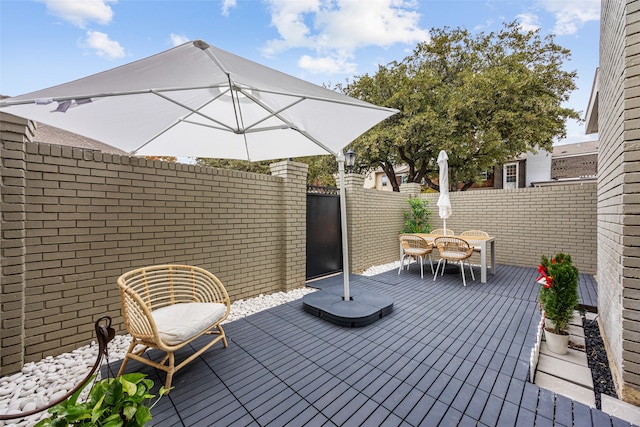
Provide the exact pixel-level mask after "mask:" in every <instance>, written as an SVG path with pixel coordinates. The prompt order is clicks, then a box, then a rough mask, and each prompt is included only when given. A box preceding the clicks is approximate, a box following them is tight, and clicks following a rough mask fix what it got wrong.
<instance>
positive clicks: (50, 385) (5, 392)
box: [0, 261, 400, 427]
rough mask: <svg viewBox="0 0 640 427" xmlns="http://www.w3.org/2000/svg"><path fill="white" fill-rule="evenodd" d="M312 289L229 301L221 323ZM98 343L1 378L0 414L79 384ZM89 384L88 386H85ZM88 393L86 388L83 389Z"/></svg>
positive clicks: (112, 348)
mask: <svg viewBox="0 0 640 427" xmlns="http://www.w3.org/2000/svg"><path fill="white" fill-rule="evenodd" d="M399 265H400V264H399V262H398V261H396V262H395V263H390V264H385V265H380V266H374V267H371V268H369V269H367V270H366V271H364V272H363V273H362V275H364V276H373V275H376V274H379V273H382V272H385V271H388V270H393V269H397V268H398V267H399ZM314 291H315V289H313V288H299V289H294V290H292V291H289V292H276V293H273V294H269V295H262V294H261V295H260V296H257V297H255V298H250V299H246V300H242V299H241V300H238V301H235V302H234V303H233V304H231V311H230V314H229V316H228V317H227V319H225V321H224V322H223V323H227V322H231V321H234V320H238V319H240V318H243V317H245V316H249V315H251V314H254V313H257V312H259V311H262V310H266V309H268V308H271V307H275V306H277V305H280V304H284V303H286V302H290V301H294V300H297V299H300V298H302V297H303V296H304V295H306V294H308V293H310V292H314ZM130 342H131V337H130V336H129V335H118V336H116V337H115V338H114V339H113V340H112V341H111V342H110V343H109V360H110V361H115V360H120V359H123V358H124V355H125V353H126V351H127V348H128V346H129V343H130ZM97 353H98V345H97V343H96V342H92V343H91V344H90V345H86V346H84V347H81V348H78V349H76V350H74V351H72V352H70V353H65V354H61V355H59V356H56V357H52V356H48V357H46V358H44V359H42V360H41V361H39V362H30V363H27V364H25V365H24V367H23V368H22V370H21V371H20V372H18V373H16V374H13V375H10V376H6V377H2V378H0V414H17V413H20V412H27V411H30V410H32V409H35V408H38V407H41V406H45V405H47V404H48V403H49V402H50V401H51V400H54V399H57V398H59V397H60V396H63V395H64V394H66V393H67V392H68V391H69V390H71V389H72V388H73V387H75V386H76V385H77V384H78V383H80V382H81V381H82V380H83V379H84V377H85V376H86V375H87V373H88V372H89V371H90V370H91V367H92V366H93V364H94V363H95V360H96V357H97ZM88 388H89V387H87V389H88ZM86 391H87V392H88V390H86ZM47 416H48V412H46V411H44V412H40V413H38V414H35V415H32V416H30V417H27V418H23V419H16V420H9V421H0V426H5V427H8V426H11V427H28V426H33V425H34V424H36V423H37V422H38V421H39V420H40V419H42V418H45V417H47Z"/></svg>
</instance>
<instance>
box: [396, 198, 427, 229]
mask: <svg viewBox="0 0 640 427" xmlns="http://www.w3.org/2000/svg"><path fill="white" fill-rule="evenodd" d="M407 202H409V207H410V208H411V210H408V211H404V228H403V229H402V230H401V231H400V233H425V234H426V233H429V232H430V231H431V224H429V216H430V215H431V211H430V210H429V201H428V200H423V199H420V198H418V197H416V198H414V199H408V200H407Z"/></svg>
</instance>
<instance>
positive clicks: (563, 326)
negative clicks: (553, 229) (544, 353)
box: [536, 252, 579, 354]
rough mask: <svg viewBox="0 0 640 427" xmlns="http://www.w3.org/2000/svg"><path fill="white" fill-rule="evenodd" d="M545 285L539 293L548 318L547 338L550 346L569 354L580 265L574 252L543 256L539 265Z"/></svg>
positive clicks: (540, 279)
mask: <svg viewBox="0 0 640 427" xmlns="http://www.w3.org/2000/svg"><path fill="white" fill-rule="evenodd" d="M538 271H539V272H540V277H538V279H537V280H536V281H537V282H538V283H539V284H540V285H541V286H540V290H539V293H538V296H539V300H540V305H541V306H542V309H543V310H544V316H545V319H548V320H550V321H551V324H549V325H545V339H546V341H547V346H548V347H549V350H551V351H553V352H554V353H559V354H566V353H567V351H568V348H569V332H568V327H569V323H570V322H571V319H572V318H573V311H574V310H575V309H576V307H577V306H578V301H579V298H578V269H577V268H576V267H575V266H574V265H573V263H572V261H571V255H567V254H564V253H562V252H559V253H557V254H556V255H555V256H554V257H553V258H551V259H549V258H547V257H546V256H544V255H543V256H542V258H541V262H540V266H539V267H538Z"/></svg>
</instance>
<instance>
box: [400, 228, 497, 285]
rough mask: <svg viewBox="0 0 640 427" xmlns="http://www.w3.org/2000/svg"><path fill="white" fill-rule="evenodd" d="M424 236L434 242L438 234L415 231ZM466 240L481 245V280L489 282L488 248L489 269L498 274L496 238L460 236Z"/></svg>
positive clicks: (473, 244)
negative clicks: (489, 253)
mask: <svg viewBox="0 0 640 427" xmlns="http://www.w3.org/2000/svg"><path fill="white" fill-rule="evenodd" d="M415 234H416V235H418V236H420V237H422V238H423V239H425V240H426V241H427V242H429V243H433V241H434V239H435V238H436V237H438V235H436V234H424V233H415ZM456 237H459V238H461V239H464V240H466V241H467V242H469V244H470V245H472V246H480V282H481V283H487V249H489V250H490V251H491V266H490V267H489V271H490V273H491V274H496V238H495V237H493V236H489V237H488V238H486V237H469V236H465V237H460V236H456ZM400 259H402V245H400Z"/></svg>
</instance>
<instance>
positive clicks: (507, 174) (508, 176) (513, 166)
mask: <svg viewBox="0 0 640 427" xmlns="http://www.w3.org/2000/svg"><path fill="white" fill-rule="evenodd" d="M503 172H504V178H503V187H504V188H518V164H517V163H507V164H506V165H504V169H503Z"/></svg>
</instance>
